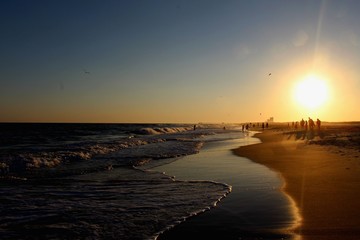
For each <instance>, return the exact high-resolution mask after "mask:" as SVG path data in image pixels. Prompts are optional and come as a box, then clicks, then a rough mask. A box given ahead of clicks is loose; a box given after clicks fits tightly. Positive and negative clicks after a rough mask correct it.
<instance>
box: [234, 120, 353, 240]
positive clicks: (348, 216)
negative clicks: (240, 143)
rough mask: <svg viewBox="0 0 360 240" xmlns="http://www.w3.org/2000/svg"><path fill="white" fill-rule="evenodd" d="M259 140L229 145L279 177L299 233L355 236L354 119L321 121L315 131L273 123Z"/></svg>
mask: <svg viewBox="0 0 360 240" xmlns="http://www.w3.org/2000/svg"><path fill="white" fill-rule="evenodd" d="M256 137H258V138H260V139H261V141H262V143H260V144H256V145H250V146H244V147H240V148H238V149H236V150H234V153H235V154H237V155H239V156H244V157H246V158H249V159H251V160H253V161H255V162H257V163H260V164H263V165H265V166H268V167H269V168H271V169H273V170H275V171H277V172H279V173H280V175H281V176H282V177H283V179H284V181H285V186H284V189H283V191H284V192H285V193H287V194H289V196H290V197H291V198H292V199H293V200H294V201H295V203H296V205H297V207H298V208H299V211H300V214H301V217H302V221H301V224H300V226H299V227H298V228H296V229H295V232H296V233H298V234H299V235H300V236H302V239H305V240H307V239H359V237H360V200H359V199H358V198H359V197H360V147H359V146H360V124H358V123H352V124H324V126H323V127H322V129H321V131H317V130H314V131H312V132H310V131H307V132H305V131H302V130H295V129H288V128H287V126H285V125H283V126H276V127H273V128H272V129H266V130H265V131H264V132H263V133H261V134H258V135H256Z"/></svg>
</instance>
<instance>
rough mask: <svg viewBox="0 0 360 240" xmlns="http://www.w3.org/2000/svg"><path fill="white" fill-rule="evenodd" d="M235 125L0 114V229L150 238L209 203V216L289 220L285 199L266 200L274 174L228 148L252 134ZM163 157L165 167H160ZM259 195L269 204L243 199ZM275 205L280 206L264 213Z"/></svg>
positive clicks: (22, 235) (258, 224) (274, 186)
mask: <svg viewBox="0 0 360 240" xmlns="http://www.w3.org/2000/svg"><path fill="white" fill-rule="evenodd" d="M239 129H240V128H239V126H236V125H234V126H227V127H226V129H223V126H222V125H205V124H202V125H199V126H197V129H196V130H194V128H193V125H189V124H30V123H28V124H21V123H18V124H15V123H14V124H10V123H2V124H0V213H1V218H0V236H1V239H155V238H157V237H158V236H159V235H161V233H163V232H165V231H166V230H168V229H171V228H172V227H174V226H178V225H179V223H182V222H185V223H186V222H189V221H193V220H194V219H198V217H201V216H203V215H204V216H205V217H208V216H207V215H206V214H212V213H214V214H213V215H210V218H211V217H213V218H216V221H217V222H224V223H226V221H229V223H231V222H234V220H235V221H238V220H239V219H240V218H242V219H243V220H244V219H245V221H243V222H241V221H239V225H238V226H240V225H241V224H243V228H242V229H251V228H254V229H255V231H257V230H258V229H264V228H266V227H269V224H270V225H271V224H275V225H276V226H270V227H275V228H278V227H279V226H277V224H281V221H283V220H284V221H286V224H288V222H289V221H291V220H289V219H286V218H287V215H286V214H285V217H282V214H283V212H286V211H283V209H281V207H282V206H285V207H286V204H287V203H286V201H284V199H282V197H280V200H279V201H275V202H274V201H273V200H271V201H266V198H267V199H270V198H269V196H270V195H271V194H273V193H275V192H276V194H280V191H279V188H280V183H279V179H278V178H277V177H276V176H275V177H274V176H271V177H270V178H267V177H260V178H259V177H258V175H259V171H260V175H261V174H263V176H268V175H269V172H270V175H271V174H273V173H272V172H271V171H269V170H268V169H261V170H259V167H258V165H256V164H254V163H252V162H251V161H249V160H245V162H244V159H242V158H240V157H237V156H234V155H233V154H232V153H231V149H234V148H237V147H239V146H240V145H244V144H245V145H246V144H251V143H254V141H256V140H254V139H253V138H250V137H248V136H246V134H244V133H243V132H241V131H240V130H239ZM229 144H230V145H229ZM214 147H215V148H214ZM219 147H220V149H221V150H220V151H219ZM214 149H218V150H214ZM199 151H200V154H198V153H199ZM186 156H194V157H195V156H198V157H199V158H200V159H202V161H203V162H201V161H200V162H197V163H194V165H191V163H190V165H189V161H190V162H191V161H192V160H191V159H192V158H191V157H190V158H188V157H186ZM234 161H235V162H234ZM168 163H171V164H168ZM182 163H184V164H185V165H182ZM216 164H220V165H218V167H216ZM154 166H158V168H157V169H156V171H154ZM214 166H215V168H214ZM221 166H222V167H223V166H227V168H228V169H227V170H226V169H225V170H224V169H222V168H221ZM162 167H164V168H163V169H162ZM168 167H170V168H172V170H173V172H171V171H169V172H167V170H166V173H163V172H164V171H165V169H166V168H168ZM183 167H185V168H183ZM229 169H231V171H230V172H229ZM244 171H245V172H246V173H247V174H243V173H244ZM180 174H183V175H180ZM224 174H225V175H227V177H226V178H224ZM253 174H254V175H253ZM256 174H258V175H256ZM174 175H175V176H174ZM245 175H247V176H246V177H245ZM251 176H253V179H251ZM232 178H234V179H233V181H229V179H230V180H231V179H232ZM269 179H270V180H269ZM274 179H275V180H274ZM231 189H233V190H232V192H231ZM230 192H231V193H230ZM229 193H230V194H229ZM269 194H270V195H269ZM276 196H279V195H276ZM264 198H265V201H259V199H264ZM219 201H220V203H219ZM234 201H235V202H237V203H236V204H237V206H238V208H236V209H234V208H233V206H234V203H233V202H234ZM239 201H240V202H239ZM265 202H269V204H274V203H275V204H277V205H278V206H276V207H274V206H271V205H266V204H265V206H261V207H259V205H257V206H255V207H254V205H251V204H250V203H255V204H256V203H258V204H260V205H261V204H263V203H265ZM223 203H224V204H223ZM239 203H240V205H239ZM216 205H217V207H215V208H214V206H216ZM239 206H240V207H239ZM209 209H211V210H210V211H207V210H209ZM259 209H265V210H264V211H262V210H261V211H260V212H259ZM266 209H267V210H266ZM274 209H275V211H279V212H276V213H275V214H273V212H271V211H274ZM218 210H219V211H224V210H225V212H226V211H227V210H228V211H227V212H228V214H225V215H224V214H223V212H220V214H218V213H217V211H218ZM254 210H255V212H254ZM256 211H257V212H256ZM203 212H205V213H204V214H200V215H199V213H203ZM254 213H255V214H254ZM217 214H218V215H217ZM261 214H263V216H262V215H261ZM195 215H197V216H196V217H194V218H191V219H190V220H189V217H191V216H195ZM219 217H222V218H221V219H220V218H219ZM199 219H200V222H201V218H199ZM186 220H188V221H186ZM240 220H241V219H240ZM208 223H209V222H208V221H207V222H206V221H205V224H208ZM201 224H202V223H200V224H198V225H197V226H198V227H201ZM210 226H211V225H210ZM207 227H209V226H207ZM215 227H218V226H215ZM240 227H241V226H240ZM237 230H238V229H235V231H237ZM226 231H231V228H228V229H227V230H226Z"/></svg>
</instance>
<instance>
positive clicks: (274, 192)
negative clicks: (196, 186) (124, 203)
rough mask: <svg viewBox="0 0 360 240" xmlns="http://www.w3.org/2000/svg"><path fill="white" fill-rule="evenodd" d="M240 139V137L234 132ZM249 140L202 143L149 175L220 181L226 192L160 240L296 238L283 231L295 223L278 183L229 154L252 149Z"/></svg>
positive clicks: (270, 173)
mask: <svg viewBox="0 0 360 240" xmlns="http://www.w3.org/2000/svg"><path fill="white" fill-rule="evenodd" d="M240 134H241V133H240ZM258 142H259V140H257V139H255V138H252V137H251V138H250V137H246V138H237V139H233V140H230V141H229V140H227V141H216V142H208V144H205V147H204V149H203V150H202V151H200V153H198V154H196V155H190V156H188V157H185V158H183V159H182V160H181V161H175V162H172V163H170V164H167V165H162V166H159V167H156V168H152V170H155V171H160V172H166V174H170V175H172V176H175V177H176V179H178V180H184V179H186V180H190V179H191V180H197V181H198V180H204V179H208V180H211V181H216V182H222V183H226V184H229V185H231V186H232V192H231V194H229V195H228V196H227V197H226V198H224V199H223V200H222V201H221V202H220V204H218V205H217V207H216V208H212V209H211V210H210V211H206V212H204V213H202V214H200V215H197V216H196V217H190V218H189V219H187V221H185V222H182V223H181V224H179V225H177V226H175V227H174V228H172V229H169V230H168V231H165V232H164V233H163V234H160V236H159V237H158V238H157V239H159V240H161V239H185V238H187V237H188V236H192V237H193V238H199V239H201V238H207V239H240V238H241V239H298V238H297V236H296V234H294V233H293V232H291V231H289V229H290V228H291V227H292V226H293V225H294V223H295V222H296V223H297V222H298V219H297V218H296V217H294V214H293V213H292V209H293V208H292V206H293V202H292V201H289V200H290V199H289V197H288V196H286V195H285V194H283V193H282V192H281V191H280V188H281V187H282V185H283V181H281V179H280V178H279V176H278V174H277V173H276V172H274V171H272V170H270V169H269V168H267V167H265V166H263V165H261V164H257V163H254V162H253V161H251V160H249V159H246V158H240V157H238V156H236V155H234V154H233V153H232V149H234V148H237V147H239V146H244V145H248V144H254V143H255V144H257V143H258Z"/></svg>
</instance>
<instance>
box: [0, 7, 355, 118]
mask: <svg viewBox="0 0 360 240" xmlns="http://www.w3.org/2000/svg"><path fill="white" fill-rule="evenodd" d="M359 12H360V1H350V0H347V1H335V0H334V1H315V0H313V1H289V0H282V1H280V0H274V1H268V0H263V1H257V0H254V1H220V0H218V1H209V0H207V1H205V0H204V1H200V0H196V1H165V0H164V1H130V0H129V1H108V0H103V1H100V0H99V1H92V0H86V1H85V0H84V1H76V0H72V1H70V0H69V1H67V0H58V1H56V0H54V1H45V0H44V1H29V0H23V1H19V0H4V1H1V2H0V19H1V20H0V31H1V38H0V52H1V56H0V122H1V121H6V122H19V121H20V122H23V121H25V122H26V121H30V122H189V123H193V122H245V121H263V120H266V118H269V117H271V116H273V117H274V118H275V120H278V121H292V120H297V119H298V118H300V117H304V118H305V117H308V116H309V115H310V114H311V116H312V117H314V118H316V117H321V118H322V119H324V120H328V121H343V120H345V121H351V120H360V112H359V111H358V106H357V103H358V102H360V101H359V100H360V97H359V96H360V78H359V77H360V68H359V67H358V66H360V54H359V53H360V49H359V48H360V24H359V23H360V14H359ZM269 73H271V75H270V76H269ZM309 73H315V74H317V75H318V76H320V77H321V78H322V79H324V80H325V81H326V82H327V84H328V87H329V99H328V101H327V102H326V103H325V104H324V105H323V106H322V107H321V108H320V109H317V110H316V111H315V110H311V111H310V110H309V109H302V108H301V107H299V106H298V103H296V102H294V100H293V98H292V95H293V90H292V88H293V86H294V84H295V83H296V82H297V81H300V80H301V79H302V78H304V77H305V76H306V75H307V74H309ZM344 105H345V106H347V107H346V108H344V107H343V106H344ZM260 113H261V114H260Z"/></svg>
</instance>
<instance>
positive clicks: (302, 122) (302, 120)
mask: <svg viewBox="0 0 360 240" xmlns="http://www.w3.org/2000/svg"><path fill="white" fill-rule="evenodd" d="M300 126H301V128H304V126H305V121H304V119H303V118H302V119H301V121H300Z"/></svg>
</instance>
